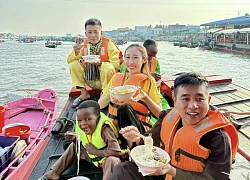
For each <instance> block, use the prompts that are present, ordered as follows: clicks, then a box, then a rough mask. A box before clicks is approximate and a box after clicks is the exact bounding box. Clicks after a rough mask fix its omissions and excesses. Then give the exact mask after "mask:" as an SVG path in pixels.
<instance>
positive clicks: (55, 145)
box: [30, 74, 250, 180]
mask: <svg viewBox="0 0 250 180" xmlns="http://www.w3.org/2000/svg"><path fill="white" fill-rule="evenodd" d="M205 76H206V77H207V79H208V80H209V84H210V85H211V88H210V93H211V95H212V99H211V109H216V108H220V109H222V108H223V109H224V112H227V117H228V118H229V119H230V120H232V122H233V123H234V124H235V126H236V128H237V129H238V131H239V133H240V134H243V136H244V137H246V138H248V140H249V138H250V131H249V130H250V113H246V112H250V106H249V104H250V90H247V89H244V88H242V87H240V86H237V85H235V84H233V83H232V79H231V78H225V77H222V76H218V75H211V74H207V75H205ZM176 77H177V76H171V77H162V83H161V92H162V94H163V95H164V97H165V99H166V100H167V101H168V103H169V104H170V106H172V107H173V105H174V101H173V96H172V91H173V84H174V79H175V78H176ZM88 92H89V93H90V95H91V99H93V100H96V101H97V100H98V99H99V97H100V93H101V91H100V90H95V89H90V88H89V89H88ZM79 95H80V91H79V90H78V89H75V88H72V89H71V91H70V93H69V98H68V101H67V102H66V104H65V106H64V109H63V110H62V113H61V115H60V118H59V119H58V121H59V122H60V123H58V125H57V126H55V127H54V128H53V129H52V133H53V134H54V136H53V138H52V139H51V140H50V142H49V144H48V145H47V147H46V149H45V151H44V153H43V156H42V158H41V159H40V160H39V162H38V164H37V166H36V167H35V169H34V171H33V173H32V175H31V176H30V179H38V178H39V177H41V176H42V175H43V174H45V173H46V172H48V171H49V170H50V168H51V166H52V165H53V164H54V163H55V162H56V160H57V159H58V158H59V157H60V156H61V155H62V153H63V152H64V148H65V144H64V143H65V141H64V138H63V133H64V132H66V131H68V130H69V131H72V130H74V121H75V118H76V109H75V108H72V106H71V105H72V103H73V101H74V99H75V98H77V97H78V96H79ZM227 110H228V111H227ZM102 111H103V112H104V113H107V109H103V110H102ZM230 112H231V114H230ZM233 112H238V114H237V113H236V114H235V113H233ZM244 113H245V114H244ZM238 152H239V154H240V155H241V156H243V157H244V158H245V159H246V161H247V162H250V154H249V152H247V151H246V150H244V149H242V148H239V150H238ZM236 161H237V160H236ZM76 175H77V164H74V165H72V166H71V167H70V168H69V169H67V170H66V171H65V172H64V173H63V175H62V176H61V179H69V178H72V177H74V176H76ZM79 176H85V177H88V178H90V179H93V180H98V179H100V180H101V179H102V168H97V167H95V166H94V165H91V164H89V163H86V161H85V160H80V173H79Z"/></svg>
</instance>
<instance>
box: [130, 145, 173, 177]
mask: <svg viewBox="0 0 250 180" xmlns="http://www.w3.org/2000/svg"><path fill="white" fill-rule="evenodd" d="M130 156H131V158H132V159H133V160H134V162H135V163H136V165H137V166H138V167H139V168H140V169H142V170H144V171H148V172H154V171H156V170H157V169H159V168H161V167H163V166H165V165H166V164H167V163H168V162H169V161H170V157H169V155H168V153H167V152H166V151H164V150H163V149H161V148H158V147H156V146H153V157H148V155H147V153H146V151H145V145H140V146H136V147H134V148H133V149H132V150H131V152H130Z"/></svg>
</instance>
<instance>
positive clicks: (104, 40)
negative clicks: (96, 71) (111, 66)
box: [83, 37, 123, 64]
mask: <svg viewBox="0 0 250 180" xmlns="http://www.w3.org/2000/svg"><path fill="white" fill-rule="evenodd" d="M109 41H112V40H111V39H109V38H106V37H102V46H101V50H100V59H101V61H102V62H109V55H108V43H109ZM112 42H113V41H112ZM88 43H89V42H88V40H87V39H86V40H85V41H84V43H83V56H85V55H87V52H88ZM114 44H115V43H114ZM115 46H116V48H117V49H118V50H119V51H120V53H119V59H120V64H122V62H123V55H122V51H121V50H120V49H119V48H118V47H117V45H116V44H115Z"/></svg>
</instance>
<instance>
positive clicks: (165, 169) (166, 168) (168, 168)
mask: <svg viewBox="0 0 250 180" xmlns="http://www.w3.org/2000/svg"><path fill="white" fill-rule="evenodd" d="M163 174H170V175H171V176H173V177H175V175H176V169H175V168H174V167H173V166H171V165H170V164H169V163H167V164H166V165H165V166H163V167H162V168H159V169H157V170H156V171H155V172H153V173H151V174H150V175H149V176H159V175H163Z"/></svg>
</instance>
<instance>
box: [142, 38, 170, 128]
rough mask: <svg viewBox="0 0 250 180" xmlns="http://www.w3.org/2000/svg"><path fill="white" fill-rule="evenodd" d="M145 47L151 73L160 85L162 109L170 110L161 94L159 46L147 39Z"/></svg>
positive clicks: (152, 120) (153, 119)
mask: <svg viewBox="0 0 250 180" xmlns="http://www.w3.org/2000/svg"><path fill="white" fill-rule="evenodd" d="M143 46H144V47H145V48H146V50H147V55H148V65H149V70H150V72H151V75H152V76H153V77H154V78H155V81H156V82H157V85H158V90H159V93H160V98H161V107H162V109H169V108H170V106H169V104H168V102H167V101H166V99H165V98H164V97H163V96H162V94H161V92H160V87H159V86H160V84H161V67H160V62H159V60H158V59H157V58H156V55H157V53H158V48H157V44H156V42H155V41H154V40H152V39H147V40H146V41H144V43H143ZM156 121H157V118H154V117H152V118H151V122H152V123H153V124H154V123H155V122H156Z"/></svg>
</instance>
